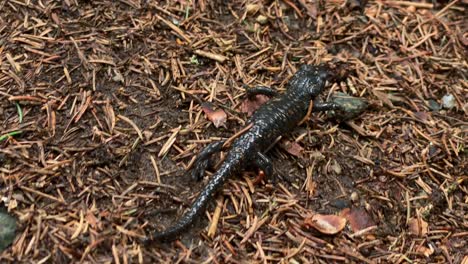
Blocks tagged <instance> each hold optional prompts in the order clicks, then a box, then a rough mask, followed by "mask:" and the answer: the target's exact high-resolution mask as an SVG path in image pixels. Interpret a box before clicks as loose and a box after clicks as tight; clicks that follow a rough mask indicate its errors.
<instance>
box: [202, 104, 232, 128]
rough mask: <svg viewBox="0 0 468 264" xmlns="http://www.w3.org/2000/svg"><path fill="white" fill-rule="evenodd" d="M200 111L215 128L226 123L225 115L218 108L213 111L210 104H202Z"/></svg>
mask: <svg viewBox="0 0 468 264" xmlns="http://www.w3.org/2000/svg"><path fill="white" fill-rule="evenodd" d="M202 110H203V112H204V113H205V115H206V117H207V118H208V120H210V121H211V122H212V123H213V125H214V126H215V127H216V128H218V127H220V126H222V125H224V123H226V119H227V115H226V112H224V110H223V109H221V108H218V109H216V110H214V109H213V107H212V105H211V104H209V103H204V104H203V105H202Z"/></svg>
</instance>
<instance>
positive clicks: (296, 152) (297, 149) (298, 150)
mask: <svg viewBox="0 0 468 264" xmlns="http://www.w3.org/2000/svg"><path fill="white" fill-rule="evenodd" d="M281 147H282V148H283V149H284V150H286V152H288V153H289V154H291V155H293V156H295V157H301V156H302V152H303V151H304V148H303V147H302V146H301V145H299V143H297V142H294V141H293V142H291V141H289V140H283V141H282V142H281Z"/></svg>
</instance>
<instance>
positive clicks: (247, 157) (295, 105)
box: [145, 65, 341, 242]
mask: <svg viewBox="0 0 468 264" xmlns="http://www.w3.org/2000/svg"><path fill="white" fill-rule="evenodd" d="M334 75H336V74H335V73H332V72H331V71H330V69H328V68H327V67H325V66H311V65H303V66H302V67H300V69H299V70H298V71H297V72H296V74H295V75H294V76H293V77H292V78H291V80H290V81H289V82H288V89H287V91H286V92H285V93H284V94H282V95H278V96H276V92H275V90H273V89H271V88H268V87H257V88H252V89H249V90H248V95H249V96H254V95H256V94H266V95H269V96H274V97H273V98H272V99H270V100H269V101H268V102H267V103H265V104H264V105H262V106H261V107H260V108H259V109H258V110H257V111H255V113H254V114H253V115H252V116H251V117H250V119H249V120H248V121H247V126H251V127H250V128H249V129H248V130H247V131H246V132H245V133H243V134H242V135H240V136H239V137H238V138H237V139H235V140H234V142H233V143H232V145H231V147H230V150H229V151H228V152H227V155H226V158H225V160H224V162H222V163H221V165H220V167H219V169H218V170H217V171H216V173H215V174H214V175H213V176H212V178H211V179H210V180H209V182H208V184H207V185H206V187H205V188H204V189H203V190H202V191H201V193H200V194H199V195H198V197H197V198H196V200H195V202H194V203H193V205H192V207H191V208H190V209H189V210H187V211H186V212H185V214H184V215H183V216H182V217H181V218H180V219H179V220H178V221H177V222H176V223H175V224H174V225H173V226H172V227H169V228H168V229H166V230H164V231H161V232H155V233H153V234H151V235H150V236H149V237H147V238H146V239H145V241H146V242H151V241H170V240H174V239H176V238H177V237H178V236H179V235H181V234H182V232H184V231H186V230H187V229H188V228H189V227H190V226H191V225H192V224H193V223H194V221H195V220H196V219H197V218H198V217H199V216H200V214H202V213H203V212H204V210H205V207H206V205H207V204H208V202H209V201H210V199H211V198H212V196H213V195H214V194H215V193H216V192H217V191H218V190H219V189H220V188H221V187H222V186H223V185H224V183H225V182H226V181H227V179H228V178H229V177H231V176H232V175H234V174H236V173H238V172H239V171H240V170H241V169H243V168H245V167H246V166H252V165H253V166H254V167H256V168H258V169H259V170H261V171H263V172H264V174H265V175H266V176H267V177H268V176H271V175H272V174H273V165H272V163H271V161H270V159H269V158H268V157H267V156H266V155H265V153H264V151H266V150H267V149H268V148H269V147H270V145H271V144H272V143H273V142H275V140H276V139H277V138H278V137H279V136H281V135H284V134H286V133H288V132H290V131H291V130H293V128H295V127H296V126H297V125H298V123H299V122H301V120H302V119H303V118H304V117H305V116H306V115H307V113H308V109H309V106H310V102H311V100H314V103H313V111H314V112H319V111H326V110H338V111H340V110H341V108H340V106H339V105H337V104H336V103H333V102H317V101H316V97H317V96H318V95H319V94H320V93H321V92H322V90H323V89H324V87H325V83H326V81H327V80H331V79H332V78H334V77H336V76H334ZM224 143H225V142H224V141H218V142H214V143H211V144H209V145H208V146H207V147H205V149H203V150H202V151H201V152H200V154H199V155H198V157H197V159H196V160H195V163H194V164H195V166H194V168H193V169H192V171H191V173H192V176H193V177H194V178H200V177H201V176H202V175H203V173H204V171H205V169H206V167H207V166H208V163H209V160H210V156H211V155H212V154H214V153H215V152H217V151H220V150H221V148H222V147H223V144H224Z"/></svg>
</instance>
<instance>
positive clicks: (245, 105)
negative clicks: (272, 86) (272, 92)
mask: <svg viewBox="0 0 468 264" xmlns="http://www.w3.org/2000/svg"><path fill="white" fill-rule="evenodd" d="M268 100H270V98H269V97H268V96H266V95H263V94H257V95H256V96H255V99H254V100H251V99H249V98H247V99H245V100H244V101H243V102H242V104H241V106H240V111H241V112H242V113H247V116H251V115H252V114H253V113H254V112H255V110H257V109H258V108H259V107H260V106H262V105H263V104H264V103H266V102H268Z"/></svg>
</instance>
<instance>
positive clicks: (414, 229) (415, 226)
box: [408, 217, 429, 237]
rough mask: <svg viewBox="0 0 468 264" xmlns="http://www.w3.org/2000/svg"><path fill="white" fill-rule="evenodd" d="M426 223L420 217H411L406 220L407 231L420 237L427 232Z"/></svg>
mask: <svg viewBox="0 0 468 264" xmlns="http://www.w3.org/2000/svg"><path fill="white" fill-rule="evenodd" d="M428 226H429V225H428V224H427V222H426V221H424V220H423V219H421V218H416V217H413V218H411V219H410V220H409V222H408V231H409V232H410V233H411V234H413V235H416V236H419V237H422V236H424V235H426V234H427V232H428V229H429V228H428Z"/></svg>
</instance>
